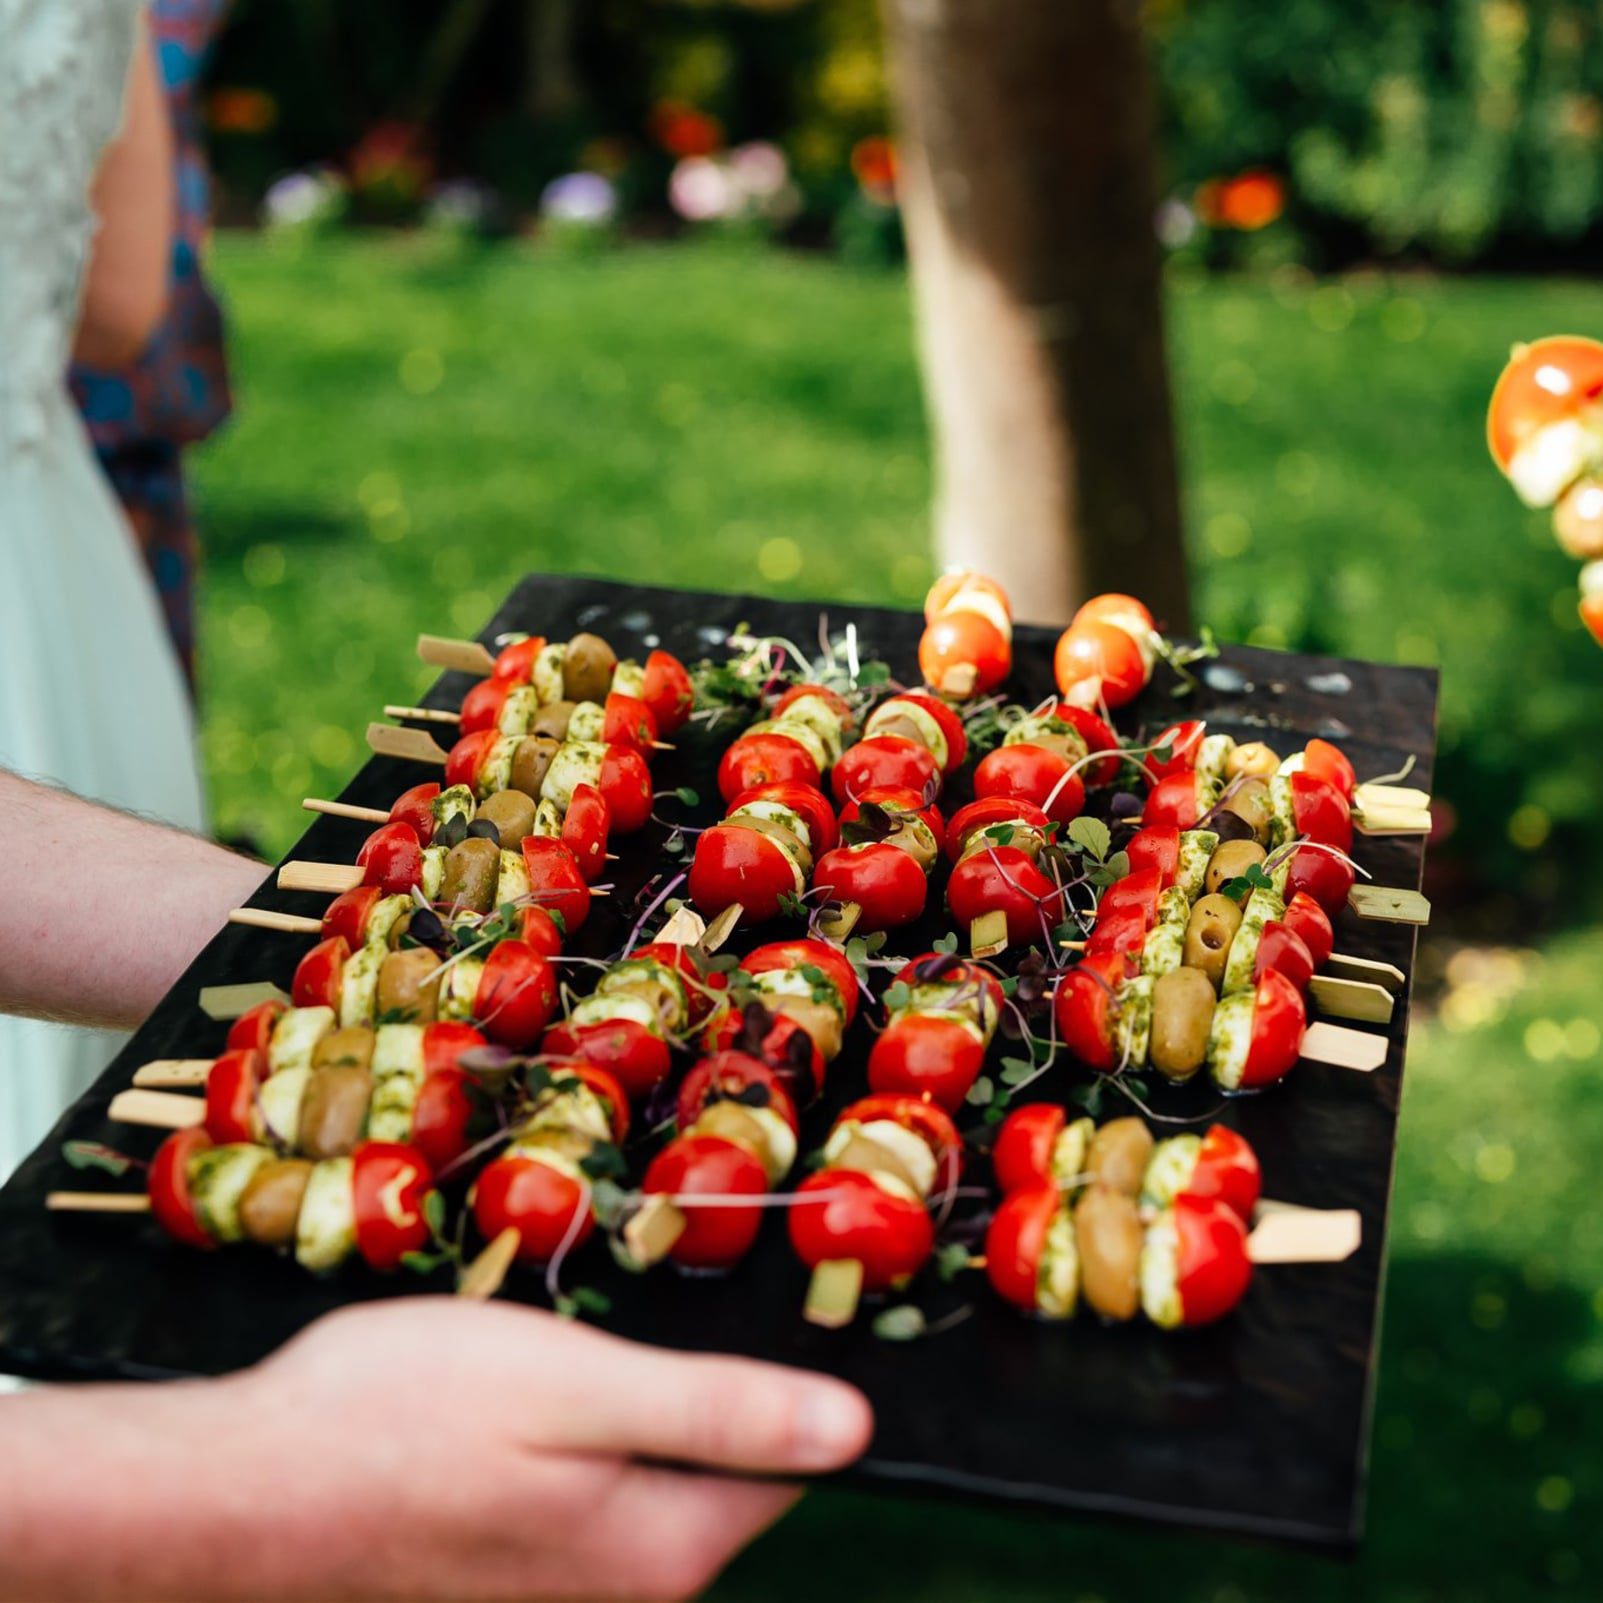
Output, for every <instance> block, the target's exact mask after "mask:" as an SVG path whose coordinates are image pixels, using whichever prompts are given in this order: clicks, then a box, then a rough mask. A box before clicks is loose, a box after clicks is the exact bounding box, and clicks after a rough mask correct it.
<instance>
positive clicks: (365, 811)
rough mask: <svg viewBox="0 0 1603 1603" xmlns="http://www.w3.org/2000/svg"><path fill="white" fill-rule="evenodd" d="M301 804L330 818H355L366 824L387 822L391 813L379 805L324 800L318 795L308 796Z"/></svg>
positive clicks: (312, 811) (308, 809)
mask: <svg viewBox="0 0 1603 1603" xmlns="http://www.w3.org/2000/svg"><path fill="white" fill-rule="evenodd" d="M301 806H302V807H304V808H305V809H306V811H307V812H309V813H326V814H327V815H328V816H329V817H330V818H355V819H359V820H360V821H361V822H362V823H364V824H387V823H389V821H390V815H389V814H388V813H386V812H384V811H382V810H381V809H379V808H377V807H357V806H354V805H353V804H352V803H350V802H342V801H323V800H322V799H321V798H320V797H317V796H308V797H306V798H305V799H304V800H303V801H302V802H301Z"/></svg>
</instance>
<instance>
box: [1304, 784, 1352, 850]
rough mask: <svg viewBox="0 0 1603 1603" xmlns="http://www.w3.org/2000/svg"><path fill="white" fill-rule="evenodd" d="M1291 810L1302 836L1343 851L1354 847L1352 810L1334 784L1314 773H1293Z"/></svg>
mask: <svg viewBox="0 0 1603 1603" xmlns="http://www.w3.org/2000/svg"><path fill="white" fill-rule="evenodd" d="M1291 812H1292V820H1293V822H1294V823H1295V825H1296V829H1297V833H1298V834H1299V835H1306V836H1307V838H1308V839H1309V840H1311V841H1317V842H1318V843H1319V844H1320V845H1322V846H1334V847H1335V848H1336V850H1337V851H1340V852H1350V851H1351V850H1352V845H1353V815H1352V809H1351V808H1350V807H1349V806H1348V805H1347V799H1346V797H1344V796H1343V795H1342V793H1341V792H1340V791H1339V790H1337V789H1336V787H1335V786H1334V785H1328V784H1326V783H1325V781H1324V780H1322V779H1315V778H1314V777H1313V776H1312V775H1311V774H1293V775H1292V776H1291Z"/></svg>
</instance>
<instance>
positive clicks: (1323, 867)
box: [1286, 846, 1356, 918]
mask: <svg viewBox="0 0 1603 1603" xmlns="http://www.w3.org/2000/svg"><path fill="white" fill-rule="evenodd" d="M1355 878H1356V875H1355V873H1354V870H1353V867H1352V865H1351V864H1350V863H1348V862H1346V861H1345V860H1344V859H1342V858H1340V857H1337V856H1336V854H1335V853H1334V852H1324V851H1319V850H1317V849H1316V848H1314V847H1312V846H1303V847H1301V848H1299V849H1298V850H1297V851H1296V852H1294V853H1293V854H1292V859H1291V867H1290V868H1289V869H1288V870H1287V871H1286V890H1287V892H1288V893H1289V894H1290V895H1292V896H1295V895H1296V893H1297V892H1298V891H1304V892H1306V893H1307V894H1308V895H1309V896H1311V897H1312V898H1313V899H1314V901H1316V902H1318V904H1319V905H1320V906H1321V907H1322V908H1323V909H1324V910H1325V912H1326V913H1328V914H1329V915H1330V917H1331V918H1334V917H1335V916H1336V915H1337V914H1338V913H1339V912H1340V911H1341V910H1342V908H1344V907H1345V906H1346V905H1347V893H1348V892H1349V891H1350V890H1351V889H1352V888H1353V880H1354V879H1355Z"/></svg>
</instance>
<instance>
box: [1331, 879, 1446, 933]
mask: <svg viewBox="0 0 1603 1603" xmlns="http://www.w3.org/2000/svg"><path fill="white" fill-rule="evenodd" d="M1347 905H1348V906H1349V907H1350V908H1351V909H1352V910H1353V912H1355V913H1356V914H1357V915H1358V916H1359V917H1360V918H1372V919H1378V920H1379V921H1380V922H1381V923H1383V924H1428V923H1430V902H1429V900H1428V899H1427V898H1425V897H1424V896H1422V895H1421V894H1420V893H1419V892H1418V891H1411V890H1394V889H1391V888H1390V887H1388V886H1385V885H1354V886H1353V888H1352V889H1351V890H1350V891H1348V893H1347Z"/></svg>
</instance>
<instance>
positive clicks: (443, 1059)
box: [423, 1019, 486, 1077]
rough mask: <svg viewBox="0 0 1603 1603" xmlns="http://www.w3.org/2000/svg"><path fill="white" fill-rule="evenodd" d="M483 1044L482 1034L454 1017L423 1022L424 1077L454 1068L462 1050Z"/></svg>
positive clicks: (466, 1050)
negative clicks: (431, 1022) (427, 1022)
mask: <svg viewBox="0 0 1603 1603" xmlns="http://www.w3.org/2000/svg"><path fill="white" fill-rule="evenodd" d="M485 1044H486V1043H485V1039H484V1036H483V1034H482V1033H481V1032H480V1031H478V1030H476V1029H474V1028H473V1026H472V1025H471V1024H463V1023H460V1022H459V1021H457V1020H456V1019H440V1020H438V1021H437V1022H435V1023H433V1024H425V1025H424V1026H423V1073H424V1075H425V1077H426V1076H428V1075H431V1074H443V1073H445V1072H446V1070H448V1069H452V1070H454V1069H455V1068H456V1066H457V1063H456V1060H457V1059H458V1058H459V1057H461V1056H462V1054H463V1053H464V1052H469V1051H472V1050H473V1049H474V1048H475V1047H480V1046H484V1045H485Z"/></svg>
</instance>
